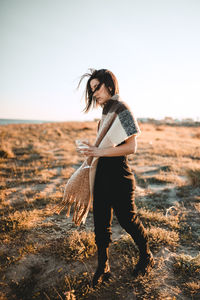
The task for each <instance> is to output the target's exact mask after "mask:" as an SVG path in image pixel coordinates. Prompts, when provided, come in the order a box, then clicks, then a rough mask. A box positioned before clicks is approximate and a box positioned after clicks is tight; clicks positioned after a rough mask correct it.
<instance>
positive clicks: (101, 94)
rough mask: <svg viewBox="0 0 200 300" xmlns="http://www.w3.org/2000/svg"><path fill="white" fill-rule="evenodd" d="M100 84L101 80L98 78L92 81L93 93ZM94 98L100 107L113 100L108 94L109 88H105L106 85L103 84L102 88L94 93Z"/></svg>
mask: <svg viewBox="0 0 200 300" xmlns="http://www.w3.org/2000/svg"><path fill="white" fill-rule="evenodd" d="M99 83H100V82H99V80H98V79H96V78H94V79H92V80H91V81H90V87H91V90H92V92H94V91H95V89H96V87H97V86H98V85H99ZM93 97H95V98H96V101H97V103H98V104H99V105H103V104H105V103H106V102H107V101H108V100H109V99H110V98H111V94H110V93H109V92H108V90H107V88H106V87H105V84H104V83H103V84H102V85H101V87H100V88H99V89H98V90H96V91H95V92H94V94H93Z"/></svg>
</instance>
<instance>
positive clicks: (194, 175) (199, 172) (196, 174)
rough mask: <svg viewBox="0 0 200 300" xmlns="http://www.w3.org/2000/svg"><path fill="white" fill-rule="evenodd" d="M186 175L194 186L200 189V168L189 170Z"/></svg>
mask: <svg viewBox="0 0 200 300" xmlns="http://www.w3.org/2000/svg"><path fill="white" fill-rule="evenodd" d="M186 175H187V177H188V179H189V181H190V184H191V185H192V186H195V187H200V168H196V169H187V170H186Z"/></svg>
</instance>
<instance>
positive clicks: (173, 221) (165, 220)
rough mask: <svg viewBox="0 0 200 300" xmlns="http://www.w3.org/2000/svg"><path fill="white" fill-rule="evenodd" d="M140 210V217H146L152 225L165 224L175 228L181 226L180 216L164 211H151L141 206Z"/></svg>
mask: <svg viewBox="0 0 200 300" xmlns="http://www.w3.org/2000/svg"><path fill="white" fill-rule="evenodd" d="M138 212H139V215H140V217H141V218H142V219H145V221H146V220H148V222H150V223H151V225H156V226H157V225H164V226H168V227H170V228H173V229H175V228H176V229H177V228H179V223H178V221H179V219H178V216H173V215H170V216H166V215H164V214H163V213H162V212H157V211H156V212H155V211H150V210H147V209H145V208H140V209H139V210H138Z"/></svg>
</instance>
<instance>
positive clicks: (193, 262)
mask: <svg viewBox="0 0 200 300" xmlns="http://www.w3.org/2000/svg"><path fill="white" fill-rule="evenodd" d="M174 270H175V271H176V272H178V273H181V274H183V273H184V274H187V275H191V276H192V275H195V274H196V275H198V274H199V272H200V253H199V254H198V255H196V256H195V257H192V256H190V255H186V254H180V255H177V256H176V257H175V262H174Z"/></svg>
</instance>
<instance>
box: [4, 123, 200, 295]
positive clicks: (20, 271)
mask: <svg viewBox="0 0 200 300" xmlns="http://www.w3.org/2000/svg"><path fill="white" fill-rule="evenodd" d="M96 127H97V124H96V123H95V122H80V123H79V122H66V123H46V124H37V125H36V124H31V125H30V124H20V125H5V126H0V215H1V216H0V228H1V233H0V278H1V280H0V299H1V300H5V299H7V300H12V299H13V300H14V299H16V300H20V299H23V300H29V299H42V300H43V299H48V300H54V299H63V300H75V299H78V300H79V299H80V300H82V299H90V300H92V299H99V300H121V299H125V300H132V299H146V300H149V299H160V300H165V299H166V300H175V299H180V300H183V299H200V252H199V250H200V216H199V215H200V128H199V127H181V126H168V125H155V124H141V129H142V134H141V136H140V137H139V138H138V151H137V153H136V154H135V155H130V156H129V163H130V166H131V168H132V170H133V172H134V174H135V177H136V181H137V188H136V204H137V207H138V214H139V215H140V218H141V220H142V222H143V224H144V225H145V227H146V228H147V230H148V233H149V239H150V246H151V250H152V252H153V254H154V256H155V267H154V268H153V269H152V271H151V272H150V273H149V274H148V275H145V276H144V277H141V276H140V277H138V278H133V277H132V275H131V271H132V269H133V267H134V264H135V263H136V261H137V258H138V250H137V248H136V247H135V245H134V243H133V242H132V240H131V239H130V238H129V236H128V235H127V234H126V232H124V231H123V229H121V227H120V226H119V225H118V223H117V220H116V218H115V217H114V219H113V226H112V228H113V236H112V238H113V243H112V244H111V247H110V262H111V271H112V273H113V277H112V280H111V281H110V282H109V283H106V284H104V285H102V286H101V287H99V288H96V289H95V290H94V289H92V287H91V279H92V275H93V272H94V271H95V267H96V263H97V254H96V246H95V243H94V234H93V216H92V211H91V212H90V213H89V215H88V218H87V221H86V224H85V225H81V226H80V227H76V226H75V225H74V224H73V223H72V221H71V217H70V218H69V219H67V218H66V217H65V212H64V211H63V212H62V213H61V214H60V215H55V214H52V213H51V209H52V208H53V207H54V206H55V204H56V203H58V202H59V201H60V200H61V199H62V195H63V190H64V186H65V184H66V182H67V180H68V178H69V177H70V176H71V174H72V173H73V172H74V170H75V169H76V168H77V167H78V166H79V165H80V164H81V162H82V160H83V158H82V157H80V156H79V155H78V154H77V152H76V149H75V144H74V141H75V139H77V138H88V137H89V140H90V141H91V142H93V141H94V139H95V135H96ZM102 200H103V199H102Z"/></svg>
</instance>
